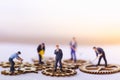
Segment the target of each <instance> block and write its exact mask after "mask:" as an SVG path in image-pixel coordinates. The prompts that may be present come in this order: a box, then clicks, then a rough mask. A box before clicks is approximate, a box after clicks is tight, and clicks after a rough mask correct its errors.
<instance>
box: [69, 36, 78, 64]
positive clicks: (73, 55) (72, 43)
mask: <svg viewBox="0 0 120 80" xmlns="http://www.w3.org/2000/svg"><path fill="white" fill-rule="evenodd" d="M76 48H77V41H76V39H75V37H73V39H72V41H70V49H71V60H74V62H76Z"/></svg>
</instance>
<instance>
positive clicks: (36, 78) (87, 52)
mask: <svg viewBox="0 0 120 80" xmlns="http://www.w3.org/2000/svg"><path fill="white" fill-rule="evenodd" d="M36 47H37V45H24V44H8V43H0V62H1V61H8V57H9V56H10V54H12V53H14V52H16V51H18V50H20V51H21V52H22V54H21V57H23V59H24V61H25V62H27V61H29V62H31V58H38V56H37V51H36ZM60 47H61V49H62V50H63V53H64V59H68V58H70V50H69V46H64V45H61V46H60ZM119 47H120V46H102V48H103V49H104V50H105V52H106V56H107V60H108V63H113V64H120V62H119V61H120V58H119V56H120V49H119ZM54 49H55V46H54V45H46V52H45V56H50V57H54V54H53V52H54ZM77 58H78V59H85V60H93V59H94V58H95V53H94V51H93V50H92V46H80V47H79V48H78V50H77ZM96 62H97V61H95V62H94V63H96ZM102 62H103V61H102ZM2 70H3V68H1V67H0V71H2ZM56 79H57V80H78V79H79V80H119V79H120V73H115V74H110V75H93V74H87V73H83V72H81V71H79V70H77V75H75V76H71V77H49V76H45V75H42V74H41V72H39V73H38V74H36V73H28V74H21V75H17V76H4V75H0V80H56Z"/></svg>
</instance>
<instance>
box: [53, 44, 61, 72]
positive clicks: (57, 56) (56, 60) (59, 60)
mask: <svg viewBox="0 0 120 80" xmlns="http://www.w3.org/2000/svg"><path fill="white" fill-rule="evenodd" d="M54 54H55V55H56V57H55V70H54V71H55V72H56V70H57V66H58V63H59V65H60V71H61V72H63V70H62V62H61V60H62V57H63V52H62V50H61V49H60V48H59V45H56V49H55V51H54Z"/></svg>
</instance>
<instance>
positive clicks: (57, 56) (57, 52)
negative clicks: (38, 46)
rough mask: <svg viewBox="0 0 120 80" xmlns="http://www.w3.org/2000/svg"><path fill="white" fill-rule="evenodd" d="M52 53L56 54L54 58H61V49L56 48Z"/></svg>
mask: <svg viewBox="0 0 120 80" xmlns="http://www.w3.org/2000/svg"><path fill="white" fill-rule="evenodd" d="M54 54H55V55H56V59H62V57H63V52H62V50H61V49H59V50H58V51H57V49H56V50H55V51H54Z"/></svg>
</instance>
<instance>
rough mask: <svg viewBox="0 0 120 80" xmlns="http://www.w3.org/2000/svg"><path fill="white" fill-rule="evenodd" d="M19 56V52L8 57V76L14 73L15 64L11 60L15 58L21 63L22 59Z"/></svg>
mask: <svg viewBox="0 0 120 80" xmlns="http://www.w3.org/2000/svg"><path fill="white" fill-rule="evenodd" d="M20 54H21V52H20V51H18V52H17V53H14V54H12V55H11V56H10V57H9V62H10V65H11V66H10V75H13V74H14V71H15V68H14V65H15V62H14V61H13V59H14V58H16V59H18V60H19V61H21V62H22V61H23V59H22V58H21V57H19V55H20Z"/></svg>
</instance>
